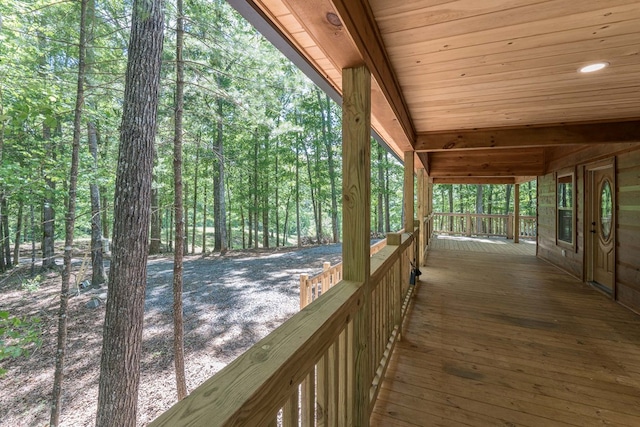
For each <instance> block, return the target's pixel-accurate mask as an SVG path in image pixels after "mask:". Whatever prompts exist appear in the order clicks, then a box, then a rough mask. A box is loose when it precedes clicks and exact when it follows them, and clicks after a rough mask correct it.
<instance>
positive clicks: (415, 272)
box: [409, 259, 422, 285]
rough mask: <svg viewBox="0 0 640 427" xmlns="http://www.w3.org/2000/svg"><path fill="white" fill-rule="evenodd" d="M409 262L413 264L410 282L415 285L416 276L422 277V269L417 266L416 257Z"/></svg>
mask: <svg viewBox="0 0 640 427" xmlns="http://www.w3.org/2000/svg"><path fill="white" fill-rule="evenodd" d="M409 264H411V275H410V276H409V284H410V285H415V284H416V278H418V277H420V275H421V274H422V271H420V269H419V268H418V267H417V266H416V264H415V259H414V260H413V262H411V261H409Z"/></svg>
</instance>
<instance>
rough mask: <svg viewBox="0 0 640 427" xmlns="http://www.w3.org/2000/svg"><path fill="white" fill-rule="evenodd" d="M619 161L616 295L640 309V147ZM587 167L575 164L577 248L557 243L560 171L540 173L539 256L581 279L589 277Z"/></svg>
mask: <svg viewBox="0 0 640 427" xmlns="http://www.w3.org/2000/svg"><path fill="white" fill-rule="evenodd" d="M616 165H617V167H616V184H617V194H616V197H617V199H616V201H617V203H616V232H617V235H616V239H617V246H616V253H617V254H616V256H617V261H616V298H617V300H618V302H620V303H621V304H623V305H625V306H626V307H628V308H630V309H632V310H633V311H635V312H637V313H640V150H635V151H631V152H627V153H622V154H619V155H618V156H616ZM584 169H585V168H584V167H583V165H578V166H577V167H575V172H576V191H577V193H576V203H577V206H576V212H577V221H576V233H577V240H576V250H575V251H572V250H570V249H567V248H564V247H562V246H558V245H556V179H555V177H556V174H555V172H553V173H548V174H546V175H544V176H540V177H538V252H537V253H538V256H539V257H541V258H543V259H545V260H547V261H549V262H551V263H552V264H555V265H557V266H558V267H560V268H562V269H563V270H565V271H567V272H568V273H570V274H572V275H573V276H575V277H577V278H579V279H581V280H585V276H584V258H585V257H584V218H585V217H584V206H585V198H584V194H585V182H584V181H585V180H584ZM563 249H565V251H566V255H565V256H563V255H562V250H563Z"/></svg>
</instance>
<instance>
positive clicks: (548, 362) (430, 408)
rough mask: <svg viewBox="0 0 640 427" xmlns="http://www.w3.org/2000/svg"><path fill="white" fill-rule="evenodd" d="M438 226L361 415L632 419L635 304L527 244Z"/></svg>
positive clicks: (638, 391)
mask: <svg viewBox="0 0 640 427" xmlns="http://www.w3.org/2000/svg"><path fill="white" fill-rule="evenodd" d="M442 237H445V238H442V239H438V238H434V239H433V244H432V246H431V251H430V253H429V256H428V259H427V265H426V267H423V268H422V272H423V275H422V280H421V282H420V286H419V287H418V289H417V291H416V294H415V299H414V305H413V308H412V311H411V312H410V314H409V316H408V319H407V322H406V323H405V329H404V335H403V340H402V341H401V342H399V343H398V344H397V345H396V348H395V351H394V353H393V356H392V357H391V362H390V364H389V368H388V370H387V373H386V377H385V379H384V381H383V382H382V386H381V390H380V393H379V395H378V400H377V401H376V403H375V406H374V407H373V414H372V418H371V425H372V426H415V425H421V426H423V425H471V426H481V425H487V426H495V425H541V426H542V425H554V426H559V425H580V426H588V425H618V426H636V425H640V318H639V317H638V316H636V315H634V314H633V313H631V312H629V311H628V310H626V309H624V308H623V307H621V306H620V305H618V304H616V303H615V302H613V301H611V300H609V299H606V298H603V297H602V295H601V294H600V293H599V292H597V291H596V290H594V289H593V288H591V287H589V286H587V285H586V284H584V283H582V282H581V281H579V280H577V279H574V278H572V277H571V276H569V275H567V274H566V273H565V272H563V271H561V270H559V269H558V268H556V267H554V266H553V265H551V264H549V263H547V262H545V261H543V260H541V259H539V258H536V257H535V256H532V255H533V254H534V251H535V245H528V244H526V243H524V244H523V243H520V244H519V245H516V244H513V243H508V242H505V241H504V240H502V241H501V243H503V244H495V243H492V242H491V240H488V239H473V238H471V239H470V238H454V237H449V236H442ZM483 240H486V242H483ZM452 244H455V245H454V246H452ZM478 248H482V249H481V250H479V249H478ZM531 248H533V249H534V251H531ZM505 249H506V250H505ZM514 249H518V250H519V251H518V252H514V251H513V250H514ZM522 249H524V251H520V250H522ZM527 250H529V253H527V252H526V251H527Z"/></svg>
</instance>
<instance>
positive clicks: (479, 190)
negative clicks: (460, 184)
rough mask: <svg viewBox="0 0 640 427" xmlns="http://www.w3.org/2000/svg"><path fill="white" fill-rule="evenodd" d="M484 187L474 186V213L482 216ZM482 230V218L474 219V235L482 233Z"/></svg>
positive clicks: (480, 185)
mask: <svg viewBox="0 0 640 427" xmlns="http://www.w3.org/2000/svg"><path fill="white" fill-rule="evenodd" d="M483 190H484V186H483V185H482V184H477V185H476V213H477V214H483V213H484V191H483ZM483 232H484V230H483V229H482V218H480V217H477V218H476V233H483Z"/></svg>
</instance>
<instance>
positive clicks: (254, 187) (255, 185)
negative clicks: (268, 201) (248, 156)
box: [253, 131, 259, 249]
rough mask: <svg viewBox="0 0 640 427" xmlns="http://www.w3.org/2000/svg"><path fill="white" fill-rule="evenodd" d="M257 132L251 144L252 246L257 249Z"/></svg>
mask: <svg viewBox="0 0 640 427" xmlns="http://www.w3.org/2000/svg"><path fill="white" fill-rule="evenodd" d="M258 144H259V143H258V132H257V131H256V135H255V143H254V145H253V215H254V216H253V226H254V227H255V228H254V231H253V234H254V239H253V244H254V248H255V249H258Z"/></svg>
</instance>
